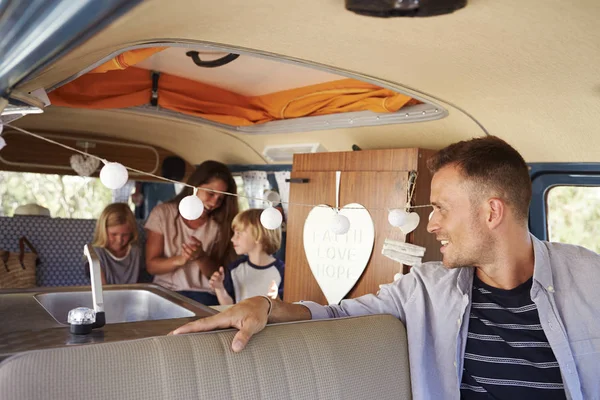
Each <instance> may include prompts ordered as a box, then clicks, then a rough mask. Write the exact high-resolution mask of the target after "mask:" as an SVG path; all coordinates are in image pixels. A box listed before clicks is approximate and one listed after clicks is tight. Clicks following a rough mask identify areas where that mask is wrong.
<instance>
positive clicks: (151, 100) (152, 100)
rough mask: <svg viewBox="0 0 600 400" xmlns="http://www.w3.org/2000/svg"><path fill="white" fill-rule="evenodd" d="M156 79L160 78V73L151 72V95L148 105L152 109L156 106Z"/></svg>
mask: <svg viewBox="0 0 600 400" xmlns="http://www.w3.org/2000/svg"><path fill="white" fill-rule="evenodd" d="M158 78H160V72H156V71H152V95H151V96H150V104H152V106H153V107H156V106H157V105H158Z"/></svg>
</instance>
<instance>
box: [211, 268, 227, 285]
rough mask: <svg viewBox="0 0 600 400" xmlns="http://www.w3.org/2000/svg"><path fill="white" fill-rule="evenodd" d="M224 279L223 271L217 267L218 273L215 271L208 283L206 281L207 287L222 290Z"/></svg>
mask: <svg viewBox="0 0 600 400" xmlns="http://www.w3.org/2000/svg"><path fill="white" fill-rule="evenodd" d="M224 279H225V269H224V268H223V267H219V270H218V271H215V273H214V274H212V276H211V277H210V281H208V285H209V286H210V288H211V289H212V290H224V289H225V287H224V286H223V280H224Z"/></svg>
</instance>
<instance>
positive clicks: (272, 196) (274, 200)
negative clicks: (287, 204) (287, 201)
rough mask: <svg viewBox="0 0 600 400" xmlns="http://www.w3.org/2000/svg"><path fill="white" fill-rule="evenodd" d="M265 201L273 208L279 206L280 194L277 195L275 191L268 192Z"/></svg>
mask: <svg viewBox="0 0 600 400" xmlns="http://www.w3.org/2000/svg"><path fill="white" fill-rule="evenodd" d="M264 198H265V201H268V202H269V203H271V205H272V206H276V205H277V204H279V203H280V202H281V196H279V193H277V192H276V191H274V190H268V191H267V192H266V193H265V196H264Z"/></svg>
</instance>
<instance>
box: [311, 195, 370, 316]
mask: <svg viewBox="0 0 600 400" xmlns="http://www.w3.org/2000/svg"><path fill="white" fill-rule="evenodd" d="M339 213H340V214H341V215H344V216H346V217H347V218H348V220H349V221H350V230H349V231H348V232H347V233H345V234H343V235H336V234H335V233H333V232H332V231H331V227H330V226H329V225H330V224H331V221H332V218H333V217H334V216H335V210H334V209H333V208H331V207H330V206H327V205H318V206H316V207H314V208H313V209H312V210H311V211H310V213H309V214H308V217H307V218H306V221H305V222H304V252H305V253H306V259H307V260H308V265H310V269H311V271H312V273H313V275H314V277H315V279H316V280H317V283H318V284H319V286H320V287H321V290H322V291H323V294H324V295H325V297H326V298H327V302H328V303H329V304H338V303H339V302H340V301H341V300H342V299H343V298H344V296H346V294H348V292H349V291H350V289H352V288H353V287H354V285H355V284H356V282H357V281H358V278H360V276H361V275H362V273H363V272H364V270H365V268H366V267H367V264H368V262H369V258H371V252H372V251H373V244H374V243H375V225H374V224H373V219H372V218H371V215H370V214H369V211H367V210H366V209H365V208H364V207H363V206H362V205H360V204H357V203H351V204H346V205H345V206H344V208H342V209H341V210H340V211H339Z"/></svg>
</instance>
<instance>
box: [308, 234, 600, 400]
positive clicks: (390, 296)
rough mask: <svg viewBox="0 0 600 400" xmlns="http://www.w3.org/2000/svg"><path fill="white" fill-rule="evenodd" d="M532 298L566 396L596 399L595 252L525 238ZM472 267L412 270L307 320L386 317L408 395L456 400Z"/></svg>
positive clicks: (599, 282)
mask: <svg viewBox="0 0 600 400" xmlns="http://www.w3.org/2000/svg"><path fill="white" fill-rule="evenodd" d="M532 241H533V247H534V255H535V266H534V272H533V285H532V288H531V299H532V300H533V302H534V303H535V305H536V306H537V309H538V313H539V316H540V322H541V324H542V328H543V329H544V333H545V334H546V337H547V338H548V342H549V343H550V347H551V348H552V351H553V352H554V355H555V356H556V360H557V361H558V364H559V366H560V370H561V373H562V376H563V381H564V385H565V391H566V394H567V398H569V399H576V400H583V399H585V400H589V399H600V255H598V254H596V253H594V252H592V251H589V250H586V249H584V248H582V247H578V246H572V245H567V244H561V243H549V242H542V241H540V240H538V239H536V238H535V237H533V236H532ZM474 271H475V269H474V268H457V269H451V270H449V269H446V268H444V267H443V265H442V264H441V263H439V262H430V263H425V264H422V265H421V266H418V267H413V268H412V269H411V272H410V273H409V274H407V275H404V276H402V277H401V278H400V279H398V280H397V281H396V282H394V283H391V284H389V285H383V286H382V287H381V290H380V291H379V293H378V294H377V295H372V294H369V295H366V296H362V297H359V298H356V299H349V300H344V301H342V302H341V304H340V305H331V306H321V305H319V304H316V303H313V302H303V303H302V304H303V305H305V306H307V307H308V308H309V309H310V311H311V313H312V318H313V319H322V318H337V317H346V316H358V315H367V314H391V315H393V316H395V317H396V318H399V319H400V320H402V321H403V322H404V323H405V325H406V331H407V335H408V353H409V363H410V373H411V383H412V391H413V398H414V399H416V400H418V399H459V398H460V381H461V379H462V370H463V358H464V353H465V345H466V343H467V333H468V327H469V326H468V325H469V324H468V321H469V315H470V312H471V288H472V285H473V274H474Z"/></svg>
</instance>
